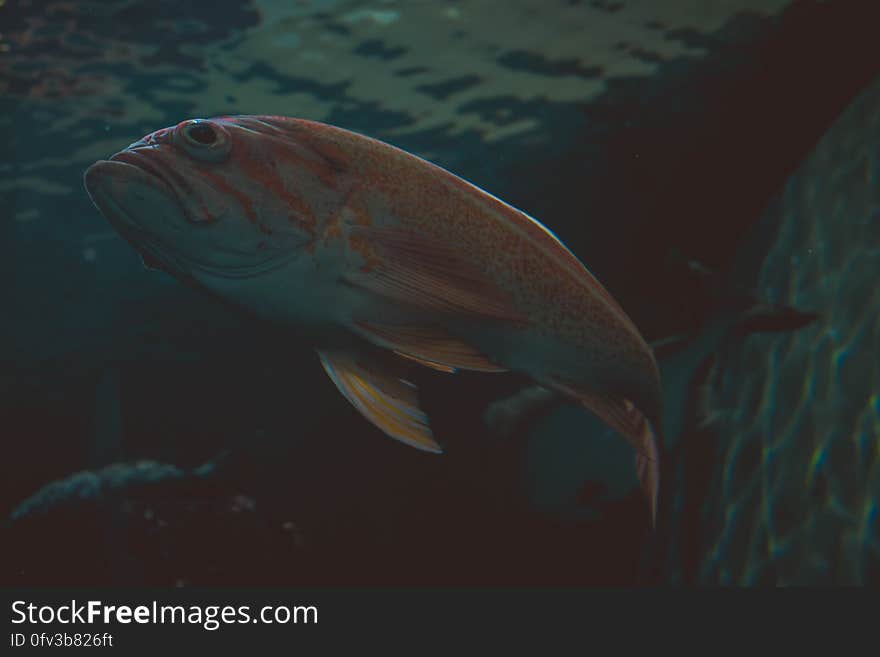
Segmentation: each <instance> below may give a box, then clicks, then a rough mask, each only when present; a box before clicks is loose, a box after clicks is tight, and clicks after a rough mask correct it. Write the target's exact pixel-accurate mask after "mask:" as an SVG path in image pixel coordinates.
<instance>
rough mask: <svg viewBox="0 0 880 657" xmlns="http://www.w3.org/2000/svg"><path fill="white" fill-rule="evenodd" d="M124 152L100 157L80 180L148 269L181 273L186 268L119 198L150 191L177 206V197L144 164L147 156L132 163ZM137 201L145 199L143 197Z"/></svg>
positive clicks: (153, 170) (148, 166)
mask: <svg viewBox="0 0 880 657" xmlns="http://www.w3.org/2000/svg"><path fill="white" fill-rule="evenodd" d="M126 153H128V151H123V152H122V153H117V154H116V155H114V156H113V157H111V158H110V159H109V160H99V161H97V162H95V163H94V164H93V165H92V166H90V167H89V168H88V169H87V170H86V172H85V176H84V180H83V181H84V183H85V188H86V191H87V192H88V194H89V197H90V198H91V199H92V202H93V203H94V204H95V206H96V207H97V208H98V209H99V210H100V211H101V214H103V215H104V217H105V218H106V219H107V221H108V222H110V224H111V225H112V226H113V227H114V228H115V229H116V231H117V232H118V233H119V234H120V235H121V236H122V237H123V238H124V239H125V241H126V242H128V243H129V244H130V245H131V246H132V247H134V249H135V250H136V251H137V252H138V253H139V254H140V256H141V259H142V260H143V261H144V265H145V266H146V267H147V268H149V269H158V270H161V271H165V272H167V273H169V274H172V275H176V274H179V273H182V272H184V271H186V269H187V268H186V267H184V266H183V263H182V262H178V259H177V258H175V257H172V256H171V255H170V253H171V251H172V250H171V249H169V248H167V247H166V246H165V245H163V244H162V243H161V240H160V239H159V238H158V236H157V235H155V234H154V233H153V231H150V230H147V229H146V228H145V227H143V226H142V225H141V224H140V223H139V222H138V221H137V220H136V219H135V218H134V217H133V216H132V213H131V212H129V211H128V210H126V208H125V207H124V205H123V204H122V203H120V201H119V196H120V195H125V196H127V197H131V196H132V195H134V199H135V200H137V199H138V198H139V197H138V195H139V194H141V195H143V194H146V193H149V192H152V193H154V194H158V195H159V197H160V199H161V200H162V201H163V202H166V203H171V204H174V205H175V206H178V207H179V202H178V199H177V196H176V195H175V194H174V191H173V188H172V187H171V186H170V185H169V184H168V183H166V182H165V181H164V179H163V178H162V177H161V175H160V174H159V173H158V172H157V171H155V167H154V166H152V165H151V164H147V166H143V163H144V162H145V161H146V158H142V157H138V159H137V160H134V162H136V163H133V162H132V159H131V158H130V156H128V155H126ZM135 157H137V156H135ZM140 200H142V201H143V202H146V196H144V197H143V198H142V199H140Z"/></svg>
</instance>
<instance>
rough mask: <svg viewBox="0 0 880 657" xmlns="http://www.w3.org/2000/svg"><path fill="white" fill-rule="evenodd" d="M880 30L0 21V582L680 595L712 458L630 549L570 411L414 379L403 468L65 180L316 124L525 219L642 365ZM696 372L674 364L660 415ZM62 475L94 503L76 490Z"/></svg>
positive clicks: (612, 482)
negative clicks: (207, 139) (200, 135)
mask: <svg viewBox="0 0 880 657" xmlns="http://www.w3.org/2000/svg"><path fill="white" fill-rule="evenodd" d="M872 5H873V3H871V2H860V1H856V0H837V1H834V2H814V1H791V2H789V1H785V0H774V1H771V0H765V1H763V2H762V1H760V0H729V1H727V2H720V1H718V2H711V1H710V2H704V3H696V2H686V1H684V0H668V1H666V0H662V1H661V0H657V1H656V2H636V1H630V2H627V1H624V0H622V1H620V2H587V1H584V2H567V1H566V2H563V1H561V0H558V1H553V2H545V1H543V0H541V1H538V0H516V1H515V2H509V3H507V2H505V3H501V2H488V1H483V2H479V1H477V0H470V1H463V2H437V3H434V2H430V3H429V2H403V1H401V2H379V1H377V2H370V3H365V2H341V1H330V0H325V1H323V2H322V1H312V2H310V1H299V2H277V1H269V0H265V1H264V0H260V1H257V0H254V1H250V0H249V1H240V0H230V1H229V2H223V3H216V4H215V3H207V2H194V1H191V2H186V1H176V2H166V1H158V2H147V1H143V0H123V1H119V2H111V1H109V0H105V1H96V2H77V3H70V2H52V1H37V0H33V1H31V2H25V1H18V2H15V1H12V0H7V1H6V2H5V3H4V4H3V5H2V6H0V90H2V96H0V108H2V112H0V147H2V150H0V172H2V176H0V281H2V283H0V317H2V321H0V338H2V340H0V366H2V367H0V432H2V438H3V446H4V449H3V458H2V460H0V514H2V515H4V516H7V515H9V514H12V513H13V511H14V510H15V509H17V508H18V509H19V510H18V512H17V513H16V514H15V518H14V520H10V521H9V522H7V524H6V526H4V528H3V530H2V532H3V537H2V541H3V545H4V548H3V553H4V559H3V560H2V562H3V563H2V566H0V573H2V577H0V582H3V583H4V584H8V583H18V584H62V583H80V584H107V583H151V584H287V585H290V584H367V583H370V584H429V583H430V584H447V583H448V584H558V585H629V584H633V583H636V582H637V581H669V580H670V579H672V580H674V581H678V582H682V581H684V582H687V583H693V582H696V581H697V575H696V573H697V571H698V570H699V567H700V564H701V562H702V561H703V560H704V558H705V555H704V554H703V553H702V552H701V547H700V546H701V544H702V543H701V540H700V538H699V537H700V533H701V531H703V528H702V522H703V521H702V518H703V515H704V514H703V513H702V511H701V509H702V508H703V505H704V503H705V500H706V496H707V495H708V491H709V490H710V488H711V482H710V481H709V478H710V476H711V473H712V472H713V467H714V465H715V463H716V462H717V460H718V459H719V458H721V457H720V455H719V451H718V449H717V447H716V446H717V443H716V437H714V436H713V435H711V432H708V433H707V432H704V433H703V434H701V435H700V440H694V441H691V442H688V443H687V445H688V450H687V455H686V456H687V458H686V460H687V467H686V473H685V475H686V477H687V481H688V482H689V483H688V487H687V489H686V490H687V494H685V489H679V488H676V486H674V485H671V486H669V487H668V488H667V489H664V491H663V495H664V499H665V500H666V504H667V505H669V507H670V508H673V507H674V509H675V510H676V511H675V513H676V514H678V515H676V516H675V517H676V518H677V520H676V524H675V525H674V526H673V525H670V524H669V523H666V524H664V526H663V528H662V530H661V532H660V533H659V534H658V535H657V536H656V537H654V539H653V541H649V538H650V532H649V530H648V526H647V515H646V508H645V506H644V502H643V501H642V499H641V497H640V495H639V494H638V492H637V491H635V490H634V489H633V488H632V486H631V485H630V483H631V482H629V480H628V479H627V474H626V473H622V474H620V475H619V476H618V475H617V474H609V473H611V472H614V471H615V470H614V468H615V467H616V466H615V465H614V464H615V463H616V461H614V459H615V458H618V456H619V454H620V453H622V454H623V455H624V456H627V457H628V455H626V453H625V449H624V451H623V452H620V449H621V448H620V446H618V445H617V443H615V442H614V441H610V442H608V441H605V442H603V439H602V437H601V436H602V430H601V428H598V427H595V426H593V425H591V424H590V420H589V418H586V419H585V417H584V413H583V412H582V411H577V410H575V409H562V410H560V411H559V412H558V413H557V414H555V415H554V416H553V417H552V418H550V419H547V420H546V421H545V423H544V424H542V425H541V426H540V427H539V428H538V429H537V430H535V431H531V432H530V433H528V434H526V432H521V433H520V435H516V436H513V437H511V438H508V439H502V438H499V437H497V436H493V435H492V434H491V432H489V431H487V429H486V426H485V424H484V421H483V412H484V410H485V408H486V406H487V405H488V404H489V403H490V402H491V401H493V400H495V399H498V398H500V397H503V396H504V395H506V394H510V393H512V392H514V391H515V390H517V389H518V387H519V386H520V385H521V384H522V383H523V382H522V381H520V380H518V379H516V378H515V377H507V376H487V375H482V376H480V375H475V374H460V375H456V376H455V377H443V376H440V375H433V374H431V373H429V372H426V373H424V374H423V376H422V380H421V390H422V398H423V403H424V406H425V409H426V411H427V412H428V414H429V415H430V417H431V420H432V424H433V426H434V430H435V433H436V434H437V436H438V437H439V438H440V440H441V441H442V442H444V443H445V444H446V445H447V446H448V451H447V454H445V455H444V456H442V457H436V456H430V455H426V454H423V453H420V452H417V451H415V450H412V449H410V448H407V447H406V446H403V445H401V444H398V443H396V442H394V441H391V440H390V439H387V438H385V437H384V436H383V435H382V434H381V433H380V432H379V431H378V430H376V429H374V428H373V427H372V426H371V425H369V424H368V423H367V422H365V421H364V420H363V419H362V418H361V417H360V416H359V415H358V414H357V412H356V411H355V410H354V409H353V408H351V407H350V406H349V405H348V404H347V403H346V402H345V401H344V400H343V399H342V398H341V396H340V395H339V394H338V393H337V392H336V390H335V389H334V387H333V386H332V384H331V383H330V382H329V381H328V380H327V379H326V377H325V375H324V374H323V371H322V370H321V368H320V367H319V364H318V362H317V359H316V357H315V356H314V353H313V352H312V351H311V349H310V347H309V345H305V344H297V343H295V342H292V341H291V340H290V339H287V336H284V335H277V334H268V333H267V329H266V328H265V327H260V326H254V325H252V324H250V323H248V322H247V321H245V320H243V319H240V318H237V317H235V316H233V315H231V314H230V313H229V312H228V311H226V310H225V309H223V308H220V307H217V306H216V305H214V304H213V303H212V302H210V301H209V300H207V299H203V298H201V297H199V296H198V295H196V294H195V293H194V292H190V291H189V290H186V289H184V288H183V287H182V286H180V285H179V284H177V283H176V282H175V281H173V280H172V279H170V278H169V277H167V276H165V275H164V274H160V273H153V272H147V271H145V270H144V269H143V267H142V265H141V262H140V260H139V258H138V257H137V255H136V254H135V253H134V252H133V251H132V250H131V249H130V247H128V246H127V245H126V244H125V243H124V242H123V241H122V240H121V238H119V237H117V236H116V235H115V234H114V233H113V232H112V230H111V229H110V227H109V226H108V225H107V224H106V223H105V221H104V220H103V219H102V217H101V216H100V215H99V213H98V212H97V210H96V209H95V208H94V207H93V206H92V205H91V203H90V201H89V199H88V197H87V196H86V194H85V191H84V190H83V188H82V183H81V177H82V173H83V171H84V170H85V168H86V167H87V166H88V165H89V164H91V162H93V161H95V160H97V159H101V158H106V157H108V156H109V155H110V154H112V153H113V152H115V151H117V150H119V149H121V148H123V147H125V146H126V145H128V144H129V143H131V142H133V141H135V140H136V139H138V138H139V137H141V136H142V135H144V134H146V133H148V132H151V131H153V130H155V129H158V128H160V127H164V126H167V125H173V124H176V123H178V122H179V121H181V120H183V119H185V118H191V117H210V116H215V115H219V114H230V113H242V114H257V113H259V114H286V115H291V116H301V117H305V118H311V119H317V120H322V121H326V122H329V123H334V124H337V125H340V126H342V127H346V128H349V129H352V130H356V131H360V132H363V133H365V134H369V135H372V136H375V137H378V138H381V139H385V140H386V141H389V142H391V143H394V144H396V145H398V146H401V147H403V148H405V149H407V150H410V151H412V152H414V153H417V154H419V155H423V156H425V157H428V158H429V159H431V160H433V161H435V162H437V163H439V164H441V165H443V166H445V167H447V168H449V169H450V170H452V171H454V172H455V173H457V174H459V175H461V176H462V177H464V178H466V179H468V180H470V181H472V182H474V183H476V184H478V185H480V186H482V187H484V188H485V189H487V190H488V191H490V192H492V193H493V194H495V195H497V196H499V197H501V198H502V199H504V200H506V201H508V202H510V203H512V204H513V205H515V206H517V207H520V208H522V209H524V210H526V211H527V212H529V213H530V214H532V215H533V216H535V217H537V218H539V219H540V220H541V221H542V222H544V223H545V224H546V225H547V226H548V227H550V228H551V229H553V230H554V231H555V232H556V233H557V234H558V235H559V236H560V238H561V239H563V241H565V242H566V244H567V245H568V246H569V247H570V248H571V249H572V250H573V251H574V252H575V253H576V254H577V255H578V256H579V257H580V258H581V259H582V260H583V261H584V262H585V263H586V264H587V265H588V266H589V267H590V269H591V270H592V271H593V272H594V273H595V274H596V275H597V276H598V277H599V279H600V280H601V281H603V283H605V285H606V286H607V287H608V288H609V290H611V292H612V293H613V294H614V295H615V297H617V298H618V300H619V301H620V302H621V304H622V305H623V307H624V308H626V309H627V311H628V313H629V314H630V316H631V317H632V318H633V319H634V321H635V322H636V324H637V325H638V326H639V327H640V328H641V330H642V332H643V333H644V335H645V336H646V338H648V339H649V340H655V339H661V338H664V337H666V336H669V335H675V334H682V333H688V332H694V333H696V332H698V331H699V330H701V329H702V328H705V327H707V326H710V327H711V324H712V321H713V319H715V318H717V316H718V313H719V302H718V299H717V297H716V296H715V295H714V293H713V290H714V287H713V284H712V283H711V281H710V282H708V283H707V277H706V275H704V274H700V273H699V272H698V271H696V270H695V269H694V268H693V267H690V266H688V265H687V264H686V263H687V261H688V260H689V259H694V260H698V261H699V262H700V263H702V265H703V266H704V267H706V268H708V269H711V270H713V271H715V272H716V274H715V277H716V279H718V278H724V277H726V276H729V275H730V274H729V271H730V265H731V263H732V262H733V261H734V260H735V259H736V257H737V255H738V254H740V253H742V252H743V250H744V249H748V248H751V249H752V250H754V251H756V252H758V253H760V252H761V249H762V248H764V247H763V246H762V245H764V244H765V243H767V242H770V241H772V235H771V234H769V233H767V232H766V231H765V232H764V233H762V232H761V231H762V230H764V229H763V228H762V227H761V226H762V225H761V224H760V223H759V220H760V219H761V217H762V215H763V213H764V212H765V210H766V208H767V207H768V205H769V204H771V203H772V202H773V201H774V199H776V198H777V196H778V195H779V194H780V190H781V189H782V188H783V185H784V184H785V182H786V180H787V178H788V177H789V176H790V175H791V174H792V172H793V171H794V170H795V169H796V167H797V166H798V165H799V164H800V163H801V162H802V161H803V160H804V159H805V158H806V157H807V155H808V154H809V153H810V151H811V150H812V149H813V147H814V146H815V145H816V143H817V141H818V140H819V139H820V137H821V136H822V135H823V134H824V133H825V131H826V130H827V129H828V128H829V126H830V125H831V124H832V122H833V121H834V120H835V119H836V118H837V117H838V116H839V115H840V114H841V112H842V111H843V110H844V108H845V107H846V106H847V105H848V104H849V103H850V102H851V101H852V100H853V99H854V98H855V97H856V95H857V94H858V93H859V92H860V91H861V90H863V89H864V88H866V87H867V85H868V84H869V83H870V82H871V81H872V80H873V79H874V78H875V77H876V76H877V74H878V73H880V49H878V45H877V39H876V34H875V29H874V23H873V22H872V21H871V20H870V17H871V16H873V15H874V13H873V11H872V9H873V6H872ZM865 275H866V276H871V275H872V274H871V273H870V272H868V271H866V274H865ZM873 275H874V276H876V271H875V272H874V273H873ZM741 282H742V284H743V285H746V286H748V285H749V284H750V281H747V280H745V279H743V280H742V281H741ZM710 351H711V350H710ZM705 355H707V354H702V355H701V357H700V358H696V360H694V359H692V360H693V362H691V363H689V364H688V366H687V367H688V368H690V369H687V368H685V366H684V365H679V364H675V366H674V367H678V368H679V369H677V370H675V371H676V372H686V373H687V376H685V375H682V377H683V378H682V381H684V383H682V384H681V386H680V387H679V388H676V390H678V393H676V394H679V393H680V394H682V395H685V394H689V392H688V391H691V392H692V391H693V390H694V387H695V386H696V385H697V383H699V381H697V380H696V379H691V378H689V375H690V373H692V372H694V371H695V370H696V369H697V368H696V365H699V363H700V362H702V360H701V358H702V356H705ZM709 355H711V354H709ZM868 357H870V356H868ZM704 369H705V368H704ZM664 375H666V372H664ZM670 378H671V379H675V374H673V375H671V377H670ZM675 403H677V404H678V405H679V406H681V407H683V408H684V407H687V409H686V411H683V412H689V413H695V412H698V410H699V409H697V410H694V409H693V408H692V406H693V404H691V405H690V406H688V405H687V404H686V400H684V399H681V400H677V401H675ZM585 426H586V427H593V428H592V429H590V432H592V437H591V435H584V436H582V440H581V437H576V439H575V440H572V438H571V436H570V435H567V434H570V433H572V432H583V431H584V427H585ZM590 432H587V433H588V434H589V433H590ZM875 437H876V436H875ZM606 438H607V436H606ZM621 445H622V441H621ZM606 447H607V449H606ZM624 447H625V446H624ZM615 450H617V451H616V452H615ZM610 453H614V454H617V455H618V456H613V458H612V457H607V454H610ZM603 454H604V455H605V456H603ZM606 457H607V461H606V460H603V459H606ZM143 460H145V461H148V462H149V463H148V464H146V465H142V466H139V467H135V466H133V465H131V464H133V463H135V462H137V461H143ZM567 462H571V463H575V464H582V463H583V464H586V465H590V467H589V468H587V469H585V470H583V474H580V473H581V470H579V469H577V468H575V469H574V470H573V469H572V468H571V467H570V464H569V466H567V465H566V464H567ZM111 464H123V465H116V466H114V467H112V468H111V469H110V470H102V468H106V467H107V466H110V465H111ZM125 464H128V465H125ZM161 464H164V465H161ZM205 464H208V466H207V467H203V468H202V469H201V470H198V468H199V467H200V466H205ZM606 466H607V467H606ZM618 469H619V468H618ZM83 471H90V472H92V473H98V474H91V475H89V474H84V475H78V476H77V477H74V478H73V479H69V478H70V477H71V476H72V475H74V474H75V473H78V472H83ZM621 478H622V479H621ZM59 480H61V481H62V483H60V484H58V486H57V488H56V489H52V490H50V491H49V492H48V493H44V494H43V495H42V496H41V497H40V498H38V499H36V500H32V503H31V505H30V506H27V507H25V508H20V507H19V505H20V504H22V503H23V502H24V501H25V500H26V499H28V498H29V497H30V496H32V495H33V494H34V493H36V492H37V491H38V490H39V489H40V488H41V487H42V486H45V485H46V484H49V483H50V482H53V481H59ZM618 480H619V481H618ZM621 481H622V482H623V483H620V482H621ZM676 481H677V480H676ZM877 481H880V478H878V479H877ZM554 486H555V487H556V488H554ZM670 522H671V521H670ZM658 546H659V547H658ZM646 550H653V551H655V552H656V551H657V550H659V551H660V552H661V553H663V554H667V555H668V554H672V555H675V557H674V559H672V561H674V562H675V564H676V565H675V566H674V568H672V569H673V570H675V571H676V573H677V574H676V575H675V577H672V576H671V573H670V568H671V567H670V566H669V565H668V564H669V562H670V560H668V559H667V560H664V559H659V560H658V559H656V558H655V559H652V561H651V562H652V563H653V564H654V565H653V566H651V567H649V568H647V572H645V569H642V575H641V577H642V578H643V579H641V580H637V573H638V572H639V570H640V568H639V564H640V563H641V562H642V561H643V558H644V555H645V553H646ZM877 558H878V556H877V555H876V554H875V556H874V557H873V559H875V561H874V563H876V559H877ZM658 561H659V562H660V564H661V565H658ZM870 572H873V573H874V575H871V576H870V577H868V576H865V578H864V579H865V580H866V581H869V582H874V583H876V582H877V579H876V570H875V571H870ZM872 578H873V579H872ZM766 581H767V583H777V582H776V581H775V580H774V579H773V578H772V577H771V578H770V579H769V580H766ZM826 581H830V582H833V581H834V577H833V576H829V578H827V579H826Z"/></svg>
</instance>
